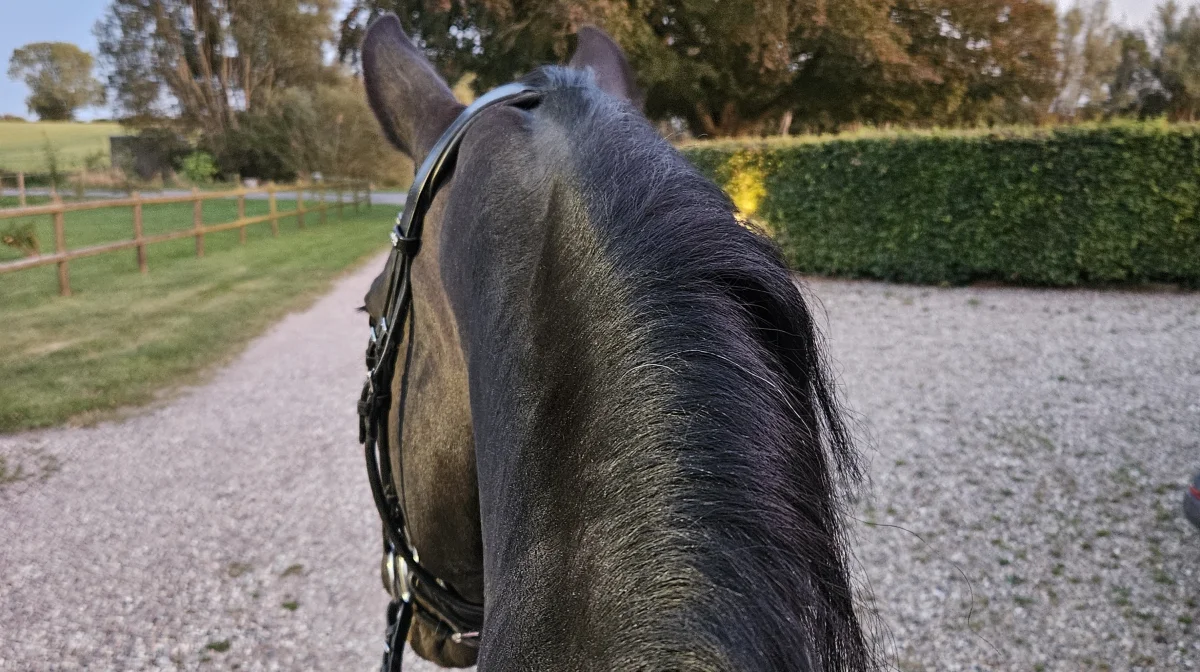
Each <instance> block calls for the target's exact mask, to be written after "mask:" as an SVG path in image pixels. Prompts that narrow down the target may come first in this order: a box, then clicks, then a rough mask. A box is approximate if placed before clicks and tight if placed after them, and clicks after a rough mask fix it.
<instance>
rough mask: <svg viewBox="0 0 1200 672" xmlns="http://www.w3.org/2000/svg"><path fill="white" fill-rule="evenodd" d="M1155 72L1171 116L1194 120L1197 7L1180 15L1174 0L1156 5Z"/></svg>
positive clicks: (1199, 30) (1198, 100) (1199, 101)
mask: <svg viewBox="0 0 1200 672" xmlns="http://www.w3.org/2000/svg"><path fill="white" fill-rule="evenodd" d="M1155 37H1156V38H1157V43H1158V47H1159V55H1158V62H1157V63H1156V65H1155V68H1154V70H1155V72H1154V74H1155V76H1156V77H1157V78H1158V80H1159V82H1161V84H1162V86H1163V88H1164V89H1165V90H1166V93H1167V94H1168V95H1169V97H1170V104H1169V114H1170V116H1171V118H1173V119H1176V120H1182V121H1195V120H1196V116H1197V113H1198V112H1200V8H1197V7H1195V6H1192V7H1189V8H1188V11H1187V13H1186V14H1183V15H1182V16H1181V15H1180V12H1179V5H1178V3H1176V2H1175V0H1168V1H1167V2H1165V3H1163V4H1162V5H1160V6H1159V7H1158V26H1157V27H1156V35H1155Z"/></svg>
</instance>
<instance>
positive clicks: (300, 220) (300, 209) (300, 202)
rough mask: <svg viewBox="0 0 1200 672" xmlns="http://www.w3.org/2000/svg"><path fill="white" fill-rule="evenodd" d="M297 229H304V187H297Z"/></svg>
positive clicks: (300, 185)
mask: <svg viewBox="0 0 1200 672" xmlns="http://www.w3.org/2000/svg"><path fill="white" fill-rule="evenodd" d="M296 228H298V229H303V228H304V185H303V184H297V185H296Z"/></svg>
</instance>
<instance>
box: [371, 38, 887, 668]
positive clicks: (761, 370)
mask: <svg viewBox="0 0 1200 672" xmlns="http://www.w3.org/2000/svg"><path fill="white" fill-rule="evenodd" d="M361 49H362V52H361V56H362V58H361V64H362V72H363V79H364V83H365V89H366V93H367V98H368V102H369V104H370V107H371V108H372V110H373V111H374V114H375V116H376V117H377V119H378V121H379V123H380V126H381V128H382V131H383V134H384V135H385V137H386V138H387V139H388V140H389V141H390V142H391V144H393V145H394V146H395V147H396V148H397V149H399V150H400V151H402V152H404V153H406V154H408V155H409V156H410V157H412V158H413V160H414V161H417V162H420V161H421V159H422V158H424V157H426V156H427V155H428V154H429V153H430V152H431V150H432V149H433V148H434V147H435V145H437V144H438V141H439V138H441V136H442V134H443V133H444V132H446V131H447V128H448V127H450V126H451V125H452V124H453V123H454V122H455V120H456V119H458V118H459V116H460V115H462V114H463V110H464V106H463V105H461V104H460V103H459V102H457V101H456V99H455V97H454V96H453V95H452V93H451V91H450V89H449V87H448V86H447V85H446V83H445V81H444V80H443V79H442V78H441V77H440V76H439V75H438V73H437V72H436V71H435V69H434V67H433V66H432V65H431V63H430V62H429V61H428V60H427V59H426V58H425V56H424V54H423V53H422V51H421V50H420V49H418V48H417V47H416V46H415V45H414V44H413V42H412V41H411V40H410V39H409V37H408V36H407V34H406V33H405V32H404V30H403V28H402V27H401V24H400V21H399V19H397V18H396V17H395V16H394V15H384V16H382V17H380V18H378V19H376V20H375V21H374V22H373V23H372V24H371V25H370V26H369V28H368V30H367V32H366V34H365V36H364V39H363V42H362V47H361ZM520 82H521V84H522V85H523V87H524V88H527V89H530V90H533V91H536V92H537V96H536V98H534V99H533V100H524V102H522V103H521V104H511V105H504V104H501V105H494V106H492V107H489V108H487V109H486V110H484V111H482V112H479V113H478V114H477V115H476V118H475V119H474V120H473V121H474V123H473V125H472V126H471V127H470V129H469V130H467V131H465V132H464V133H463V134H462V137H461V142H460V144H459V145H458V146H457V159H456V162H455V163H454V164H453V166H452V167H451V168H448V169H447V170H449V171H451V172H450V173H449V174H448V175H447V177H446V178H445V180H444V182H443V183H442V185H441V186H440V188H439V189H438V190H437V193H436V196H434V197H433V198H432V200H431V201H430V204H429V206H428V210H427V212H426V213H425V215H424V235H423V238H422V239H421V242H420V244H421V246H422V247H421V249H422V251H421V254H420V256H418V257H415V258H414V259H413V260H412V263H411V270H410V272H411V304H410V305H411V307H410V308H409V314H408V326H407V329H405V330H404V331H403V333H402V334H400V336H399V338H401V341H400V345H399V352H401V353H404V354H403V355H402V356H401V357H400V360H401V363H400V364H399V365H397V366H396V367H395V372H394V374H393V375H392V376H391V379H390V381H388V384H390V395H388V396H386V397H384V398H386V399H388V400H389V402H388V404H387V405H386V408H385V409H384V411H383V412H385V413H386V415H387V418H388V420H389V422H387V424H386V425H385V427H386V430H385V431H386V433H387V436H386V437H385V438H386V439H388V440H387V442H386V444H383V443H381V445H386V446H387V448H386V450H384V449H381V452H386V453H387V454H386V455H382V456H381V459H385V460H389V461H390V464H392V465H398V466H397V468H395V469H391V470H389V471H388V472H386V473H385V476H386V478H385V480H386V481H387V482H386V483H385V484H384V487H386V488H388V489H389V490H390V491H391V492H394V493H395V496H396V498H397V500H398V502H399V503H400V508H402V509H403V512H404V527H405V530H404V533H405V539H406V543H408V544H409V545H411V548H412V549H413V550H412V557H413V559H414V560H415V559H416V558H417V557H418V554H419V563H420V565H421V566H422V567H423V568H424V570H423V571H427V573H428V576H436V577H437V581H436V582H437V584H438V585H439V586H441V589H443V590H446V591H451V592H452V593H453V594H455V595H457V596H459V597H460V598H461V600H463V601H466V602H469V603H471V604H476V605H481V607H480V608H481V613H482V615H483V616H482V628H481V631H480V632H479V633H469V634H468V635H467V636H468V637H475V635H476V634H477V635H478V636H477V639H475V641H467V640H464V639H463V638H462V637H460V636H459V635H461V634H462V633H452V632H451V630H449V629H448V628H447V627H446V625H445V623H444V622H443V620H440V619H438V618H436V617H435V616H434V615H433V614H431V613H429V612H428V610H426V609H423V608H422V607H421V605H420V604H418V605H417V606H416V608H415V615H414V616H413V617H412V622H411V629H410V630H409V631H408V643H409V645H410V646H411V647H412V648H413V650H414V651H415V652H416V653H417V654H418V655H420V656H421V657H423V658H426V659H428V660H431V661H433V662H435V663H438V664H440V665H443V666H449V667H461V666H468V665H471V664H477V665H478V667H479V669H480V670H484V671H488V672H491V671H496V670H593V669H594V670H618V669H619V670H635V669H637V670H681V669H688V670H714V671H715V670H858V669H868V668H872V667H874V666H875V658H874V655H873V653H872V648H873V647H872V646H871V645H870V643H869V642H868V640H867V637H866V636H865V635H864V631H863V630H864V629H863V627H862V625H861V621H860V618H859V616H858V615H857V612H856V604H855V599H854V595H853V581H852V577H851V573H850V571H849V569H848V564H849V557H850V551H849V550H848V544H847V540H846V536H845V527H846V525H845V521H844V509H845V506H846V501H845V498H846V495H845V494H844V493H845V492H846V491H847V486H848V485H852V484H854V483H855V482H857V480H858V479H860V478H861V476H862V474H861V467H860V463H859V458H858V455H857V452H856V450H855V447H854V445H853V440H852V436H851V433H850V432H849V431H848V429H847V425H846V422H845V421H844V419H843V415H844V414H843V411H842V409H841V406H840V402H839V394H838V392H837V389H836V388H835V386H834V384H833V381H832V379H831V376H830V374H829V370H828V364H827V361H826V357H825V355H824V346H823V343H822V341H821V337H820V334H819V332H818V330H817V328H816V326H815V324H814V320H813V317H812V315H811V313H810V311H809V309H808V307H807V305H806V303H805V298H804V296H803V295H802V293H801V290H800V288H799V287H798V286H797V284H796V282H795V280H794V278H793V276H792V274H791V273H790V272H789V270H788V268H787V266H786V264H785V263H784V261H783V259H782V257H781V254H780V251H779V249H778V248H777V247H776V246H775V245H774V244H773V243H772V242H771V241H770V240H769V239H768V238H767V237H766V236H764V235H763V234H762V233H761V232H760V231H758V230H756V229H755V228H754V227H753V226H752V225H750V224H749V223H747V222H746V221H744V220H743V219H742V218H740V217H739V216H738V213H737V212H736V209H735V207H734V206H733V204H732V203H731V201H730V199H729V198H728V197H727V196H726V195H725V194H724V193H723V192H722V190H721V189H720V188H718V187H717V186H716V185H714V184H713V183H712V182H710V181H709V180H707V179H705V178H704V177H703V176H701V175H700V173H699V172H698V171H697V170H696V169H694V168H693V167H692V166H691V165H690V164H689V163H688V162H687V161H686V159H684V158H683V157H682V155H681V154H680V153H679V152H678V151H676V150H675V149H674V148H673V147H672V146H671V145H670V144H669V143H668V142H666V141H665V140H664V139H663V138H662V137H661V136H660V135H659V134H658V133H657V132H656V131H655V129H654V128H653V127H652V125H651V124H650V123H649V122H648V121H647V119H646V117H645V116H644V115H643V114H642V112H641V109H640V104H641V94H640V93H639V92H638V89H637V87H636V84H635V82H634V79H633V74H632V70H631V68H630V66H629V64H628V62H627V60H626V58H625V56H624V54H623V53H622V52H621V50H620V48H619V47H618V46H617V45H616V43H615V42H614V41H613V40H612V39H611V38H610V37H608V36H607V35H606V34H604V33H603V31H601V30H599V29H596V28H591V27H588V28H584V29H581V31H580V32H579V33H578V48H577V50H576V53H575V55H574V56H573V57H572V58H571V60H570V62H569V63H568V65H567V66H546V67H542V68H539V69H537V70H535V71H533V72H532V73H530V74H528V75H526V76H525V77H524V78H522V79H521V80H520ZM401 233H402V232H401ZM397 235H398V236H399V235H400V234H397ZM400 237H401V238H402V236H400ZM395 240H396V239H394V241H395ZM394 271H395V269H394V268H393V263H392V262H389V264H388V267H387V268H385V269H384V272H383V273H382V274H381V275H380V276H379V278H377V279H376V281H375V282H374V283H372V286H371V289H370V291H369V292H368V293H367V296H366V300H365V306H364V309H365V311H366V312H367V313H368V319H369V323H370V325H371V326H372V327H373V328H374V327H375V326H377V325H378V324H379V322H380V320H381V318H382V317H383V316H384V315H385V312H386V310H387V305H386V303H387V300H388V299H387V295H388V290H387V287H388V284H389V278H390V276H391V275H392V274H393V272H394ZM395 326H396V325H393V327H395Z"/></svg>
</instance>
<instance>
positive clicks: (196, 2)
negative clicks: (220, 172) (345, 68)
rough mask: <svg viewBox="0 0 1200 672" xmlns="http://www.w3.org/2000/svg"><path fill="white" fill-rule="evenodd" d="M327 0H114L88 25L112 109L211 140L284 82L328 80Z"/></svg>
mask: <svg viewBox="0 0 1200 672" xmlns="http://www.w3.org/2000/svg"><path fill="white" fill-rule="evenodd" d="M335 7H336V1H335V0H226V1H225V2H214V1H212V0H114V1H113V3H112V5H111V6H110V7H109V9H108V12H107V14H105V16H104V18H102V19H101V20H100V22H99V23H97V25H96V29H95V33H96V37H97V39H98V40H99V42H100V60H101V62H102V63H103V64H104V65H105V66H106V69H107V71H108V86H109V88H110V89H111V90H112V91H113V92H114V93H115V102H116V104H117V107H118V109H119V111H120V112H121V114H122V116H124V117H125V118H126V119H133V120H142V121H147V120H154V119H161V118H163V117H165V116H171V117H174V118H175V119H177V120H178V122H179V123H180V124H182V125H183V126H184V127H186V128H191V129H198V130H200V131H202V132H203V133H205V134H206V135H208V136H210V137H219V136H221V135H222V134H223V133H224V132H225V131H226V130H229V129H235V128H237V126H238V123H239V119H238V118H239V113H241V112H249V113H254V112H256V111H257V110H258V109H259V108H261V107H264V106H267V105H269V104H270V103H271V102H272V101H273V99H274V97H275V95H276V93H277V92H278V91H280V90H283V89H286V88H288V87H291V86H312V85H314V84H315V83H318V82H322V81H329V79H330V78H331V77H332V75H331V71H330V68H329V67H328V66H327V65H326V64H325V63H324V58H323V54H322V49H323V48H324V47H325V46H326V45H329V44H331V41H332V39H333V11H334V9H335Z"/></svg>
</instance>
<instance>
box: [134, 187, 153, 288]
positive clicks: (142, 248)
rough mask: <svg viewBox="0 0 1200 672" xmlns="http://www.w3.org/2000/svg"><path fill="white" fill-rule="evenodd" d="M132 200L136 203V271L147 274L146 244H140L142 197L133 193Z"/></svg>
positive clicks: (148, 269)
mask: <svg viewBox="0 0 1200 672" xmlns="http://www.w3.org/2000/svg"><path fill="white" fill-rule="evenodd" d="M133 198H134V199H136V201H137V202H136V203H134V204H133V240H134V242H136V243H137V262H138V270H139V271H141V272H142V273H148V272H149V271H150V268H149V266H147V265H146V244H145V243H144V242H142V195H141V194H139V193H138V192H136V191H135V192H133Z"/></svg>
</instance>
